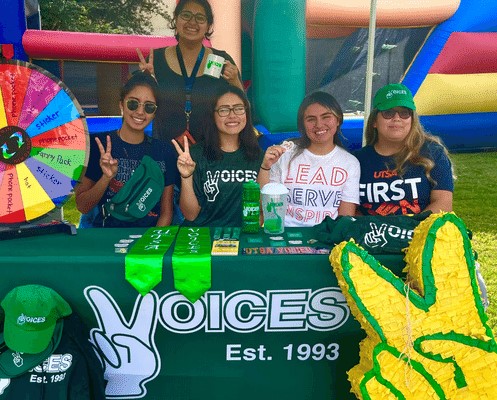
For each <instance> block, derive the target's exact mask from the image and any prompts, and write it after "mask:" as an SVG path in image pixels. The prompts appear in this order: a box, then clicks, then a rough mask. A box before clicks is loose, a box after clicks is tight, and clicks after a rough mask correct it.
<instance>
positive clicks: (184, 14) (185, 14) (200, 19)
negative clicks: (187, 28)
mask: <svg viewBox="0 0 497 400" xmlns="http://www.w3.org/2000/svg"><path fill="white" fill-rule="evenodd" d="M179 17H180V18H181V19H182V20H183V21H186V22H190V21H191V20H192V18H195V21H196V22H197V24H205V23H206V22H207V17H206V16H205V15H204V14H201V13H197V14H194V13H192V12H191V11H187V10H185V11H181V12H180V13H179Z"/></svg>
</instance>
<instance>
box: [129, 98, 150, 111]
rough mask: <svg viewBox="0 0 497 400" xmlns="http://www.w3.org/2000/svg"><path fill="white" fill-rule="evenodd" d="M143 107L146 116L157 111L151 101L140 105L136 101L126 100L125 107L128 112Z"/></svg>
mask: <svg viewBox="0 0 497 400" xmlns="http://www.w3.org/2000/svg"><path fill="white" fill-rule="evenodd" d="M140 106H143V109H144V110H145V112H146V113H147V114H153V113H155V111H156V110H157V104H155V103H152V102H151V101H146V102H145V103H140V102H139V101H138V100H136V99H128V100H126V107H127V108H128V110H129V111H136V110H137V109H138V107H140Z"/></svg>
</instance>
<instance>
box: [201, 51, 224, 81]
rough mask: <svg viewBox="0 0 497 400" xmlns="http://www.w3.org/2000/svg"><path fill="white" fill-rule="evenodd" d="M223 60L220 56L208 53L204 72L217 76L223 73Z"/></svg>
mask: <svg viewBox="0 0 497 400" xmlns="http://www.w3.org/2000/svg"><path fill="white" fill-rule="evenodd" d="M224 61H225V59H224V58H223V57H221V56H218V55H216V54H209V55H208V56H207V62H206V63H205V68H204V74H205V75H209V76H212V77H213V78H219V77H220V76H221V74H222V73H223V67H224Z"/></svg>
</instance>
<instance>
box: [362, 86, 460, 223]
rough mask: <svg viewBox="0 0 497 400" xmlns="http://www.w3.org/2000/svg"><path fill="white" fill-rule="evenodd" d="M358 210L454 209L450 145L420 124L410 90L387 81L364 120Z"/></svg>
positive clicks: (383, 212) (373, 212) (369, 212)
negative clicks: (446, 145) (447, 147)
mask: <svg viewBox="0 0 497 400" xmlns="http://www.w3.org/2000/svg"><path fill="white" fill-rule="evenodd" d="M355 155H356V157H357V159H358V160H359V162H360V163H361V180H360V205H359V212H360V213H362V214H364V215H391V214H396V215H400V214H418V213H420V212H422V211H425V210H431V211H433V212H441V211H447V212H449V211H452V192H453V190H454V177H453V171H452V164H451V162H450V159H449V155H448V151H447V149H446V148H445V146H444V145H443V144H442V142H441V141H440V139H439V138H438V137H435V136H432V135H430V134H428V133H426V132H425V131H424V129H423V127H422V126H421V123H420V121H419V117H418V114H417V113H416V106H415V104H414V99H413V96H412V93H411V91H410V90H409V89H408V88H407V87H406V86H404V85H402V84H389V85H386V86H384V87H382V88H380V89H379V90H378V92H376V95H375V97H374V100H373V110H372V112H371V114H370V116H369V118H368V121H367V125H366V146H365V147H363V148H362V149H361V150H359V151H358V152H357V153H356V154H355Z"/></svg>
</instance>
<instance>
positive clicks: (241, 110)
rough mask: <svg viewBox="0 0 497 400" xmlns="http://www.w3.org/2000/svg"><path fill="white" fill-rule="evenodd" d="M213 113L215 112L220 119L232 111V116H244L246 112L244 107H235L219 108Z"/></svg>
mask: <svg viewBox="0 0 497 400" xmlns="http://www.w3.org/2000/svg"><path fill="white" fill-rule="evenodd" d="M214 111H216V112H217V113H218V114H219V116H220V117H227V116H228V115H230V113H231V111H233V114H236V115H243V114H245V111H246V110H245V106H235V107H219V108H218V109H216V110H214Z"/></svg>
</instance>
